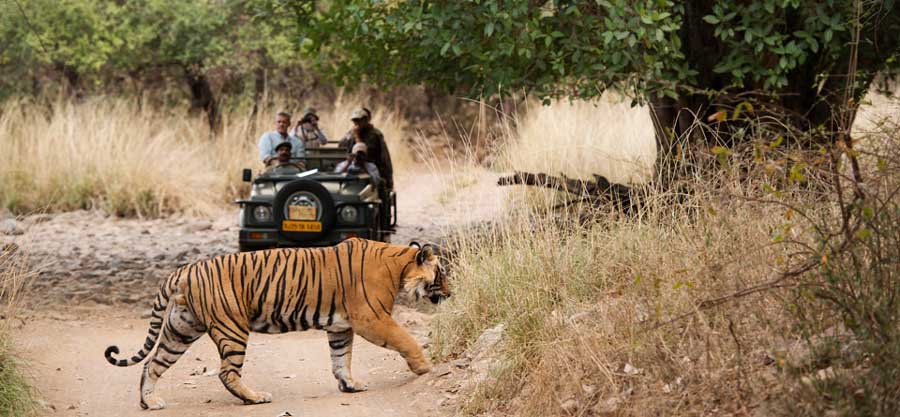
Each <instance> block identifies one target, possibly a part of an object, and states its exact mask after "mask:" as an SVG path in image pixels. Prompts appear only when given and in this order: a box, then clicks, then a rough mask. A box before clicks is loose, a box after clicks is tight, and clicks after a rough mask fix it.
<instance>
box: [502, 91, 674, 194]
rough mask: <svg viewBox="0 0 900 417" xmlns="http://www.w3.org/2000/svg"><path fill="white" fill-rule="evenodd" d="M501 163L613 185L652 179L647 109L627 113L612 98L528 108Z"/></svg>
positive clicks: (652, 151) (627, 107) (627, 108)
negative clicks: (605, 180)
mask: <svg viewBox="0 0 900 417" xmlns="http://www.w3.org/2000/svg"><path fill="white" fill-rule="evenodd" d="M505 139H507V140H508V142H509V144H508V145H509V146H507V147H506V148H505V149H506V150H505V155H504V156H503V157H501V159H500V160H501V161H502V162H503V165H504V167H505V168H510V169H515V170H519V171H533V172H545V173H548V174H551V175H557V174H559V173H563V174H565V175H567V176H570V177H574V178H582V179H591V177H592V175H594V174H597V175H603V176H605V177H607V178H609V179H610V180H611V181H613V182H617V183H642V182H646V181H648V180H650V178H651V177H652V171H651V169H652V167H653V161H654V158H655V155H656V145H655V142H654V140H653V124H652V122H651V121H650V113H649V111H648V110H647V108H645V107H642V106H638V107H631V106H630V105H629V104H628V103H626V102H624V101H622V100H620V99H619V98H618V97H617V96H615V95H614V94H610V93H607V94H606V95H604V96H603V97H602V98H601V99H599V100H596V101H572V102H557V103H554V104H553V105H550V106H540V105H531V106H528V107H527V108H526V109H525V111H524V114H523V115H522V117H521V120H520V122H519V125H518V127H517V129H516V130H515V131H514V132H510V134H509V135H507V137H506V138H505Z"/></svg>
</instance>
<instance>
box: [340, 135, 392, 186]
mask: <svg viewBox="0 0 900 417" xmlns="http://www.w3.org/2000/svg"><path fill="white" fill-rule="evenodd" d="M366 151H367V147H366V144H365V143H363V142H356V143H355V144H354V145H353V149H352V150H351V151H350V154H349V155H347V159H346V160H344V161H341V162H340V163H338V164H337V166H336V167H334V172H335V173H338V174H341V173H344V172H346V173H348V174H356V173H361V172H365V173H367V174H369V176H370V177H372V184H374V185H375V186H376V187H378V186H379V185H381V174H380V173H379V172H378V167H377V166H375V164H373V163H371V162H368V161H366Z"/></svg>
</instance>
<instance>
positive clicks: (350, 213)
mask: <svg viewBox="0 0 900 417" xmlns="http://www.w3.org/2000/svg"><path fill="white" fill-rule="evenodd" d="M339 213H340V215H341V221H342V222H344V223H356V220H357V219H359V209H358V208H356V207H355V206H343V207H341V210H340V211H339Z"/></svg>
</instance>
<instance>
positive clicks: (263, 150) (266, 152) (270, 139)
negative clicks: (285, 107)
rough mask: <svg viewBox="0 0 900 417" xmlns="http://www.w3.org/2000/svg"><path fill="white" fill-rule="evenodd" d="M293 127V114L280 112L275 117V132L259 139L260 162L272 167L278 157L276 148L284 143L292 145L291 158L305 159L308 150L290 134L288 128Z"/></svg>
mask: <svg viewBox="0 0 900 417" xmlns="http://www.w3.org/2000/svg"><path fill="white" fill-rule="evenodd" d="M290 127H291V114H290V113H287V112H279V113H278V115H276V116H275V130H274V131H271V132H266V133H263V135H262V136H260V137H259V143H258V144H257V146H258V147H259V160H260V161H262V163H264V164H266V166H269V165H271V164H272V163H273V162H274V161H275V160H276V157H277V154H276V152H275V146H276V145H278V144H280V143H282V142H289V143H290V144H291V157H292V158H295V159H299V158H303V157H304V156H305V155H306V148H305V147H304V146H303V142H302V141H300V139H299V138H298V137H296V136H294V135H292V134H290V133H288V128H290Z"/></svg>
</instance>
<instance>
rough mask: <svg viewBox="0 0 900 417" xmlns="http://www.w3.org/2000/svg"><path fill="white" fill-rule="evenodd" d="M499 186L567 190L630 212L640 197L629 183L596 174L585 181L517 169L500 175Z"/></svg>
mask: <svg viewBox="0 0 900 417" xmlns="http://www.w3.org/2000/svg"><path fill="white" fill-rule="evenodd" d="M497 185H499V186H508V185H529V186H534V187H544V188H550V189H554V190H559V191H563V192H567V193H570V194H573V195H576V196H578V197H579V198H580V199H581V200H588V201H590V202H591V203H592V204H594V205H603V204H614V205H615V206H616V207H617V208H619V209H621V210H622V211H624V212H625V213H626V214H630V213H631V212H632V211H633V210H635V209H637V203H638V200H639V199H638V198H637V195H636V194H635V190H633V189H632V188H631V187H629V186H627V185H622V184H616V183H613V182H610V181H609V180H608V179H606V177H603V176H602V175H596V174H595V175H594V181H585V180H579V179H574V178H569V177H566V176H565V175H560V176H558V177H556V176H552V175H547V174H544V173H531V172H520V171H516V172H514V173H513V175H510V176H508V177H500V179H499V180H498V181H497Z"/></svg>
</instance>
